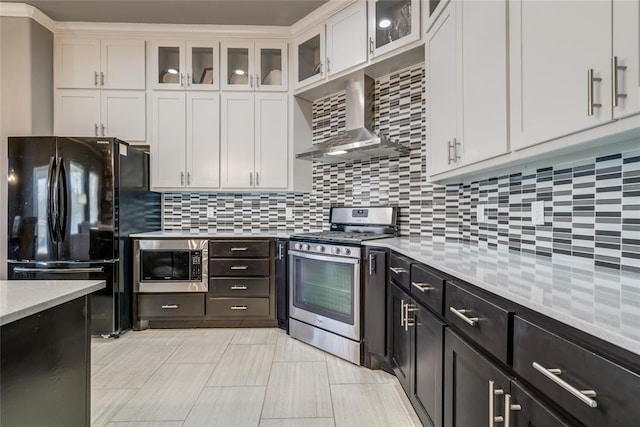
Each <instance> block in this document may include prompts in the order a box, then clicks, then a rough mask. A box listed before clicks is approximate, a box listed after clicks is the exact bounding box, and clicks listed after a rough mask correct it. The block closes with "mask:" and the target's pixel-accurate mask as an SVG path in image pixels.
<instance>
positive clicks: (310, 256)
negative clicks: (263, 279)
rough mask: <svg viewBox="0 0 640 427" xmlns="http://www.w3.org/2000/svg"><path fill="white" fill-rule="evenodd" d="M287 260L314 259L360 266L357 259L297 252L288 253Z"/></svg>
mask: <svg viewBox="0 0 640 427" xmlns="http://www.w3.org/2000/svg"><path fill="white" fill-rule="evenodd" d="M289 258H290V259H291V258H304V259H315V260H318V261H331V262H338V263H340V264H353V265H358V264H360V259H359V258H348V257H342V256H327V255H316V254H309V253H305V252H298V251H291V250H290V251H289Z"/></svg>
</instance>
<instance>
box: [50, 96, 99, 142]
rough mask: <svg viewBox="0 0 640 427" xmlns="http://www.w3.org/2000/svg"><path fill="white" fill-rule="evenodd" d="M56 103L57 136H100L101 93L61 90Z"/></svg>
mask: <svg viewBox="0 0 640 427" xmlns="http://www.w3.org/2000/svg"><path fill="white" fill-rule="evenodd" d="M55 102H56V120H55V128H56V129H55V133H56V134H58V135H65V136H71V135H73V136H100V131H101V130H102V129H101V128H100V126H101V123H102V120H101V117H100V91H96V90H59V91H58V92H57V93H56V101H55Z"/></svg>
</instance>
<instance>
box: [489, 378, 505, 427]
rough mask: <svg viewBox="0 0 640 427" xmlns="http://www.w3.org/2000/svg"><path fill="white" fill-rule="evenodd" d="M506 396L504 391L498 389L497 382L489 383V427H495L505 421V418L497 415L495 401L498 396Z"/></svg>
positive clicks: (491, 381)
mask: <svg viewBox="0 0 640 427" xmlns="http://www.w3.org/2000/svg"><path fill="white" fill-rule="evenodd" d="M503 394H504V390H502V389H499V388H496V382H495V381H493V380H490V381H489V427H494V426H495V423H501V422H503V421H504V417H502V416H500V415H496V414H495V399H496V396H501V395H503Z"/></svg>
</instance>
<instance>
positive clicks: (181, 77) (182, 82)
mask: <svg viewBox="0 0 640 427" xmlns="http://www.w3.org/2000/svg"><path fill="white" fill-rule="evenodd" d="M180 86H184V74H182V73H180Z"/></svg>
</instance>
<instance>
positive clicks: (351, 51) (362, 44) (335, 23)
mask: <svg viewBox="0 0 640 427" xmlns="http://www.w3.org/2000/svg"><path fill="white" fill-rule="evenodd" d="M365 62H367V2H366V1H365V0H358V1H357V2H356V3H354V4H353V5H351V6H349V7H348V8H346V9H344V10H342V11H341V12H338V13H337V14H335V15H334V16H332V17H331V18H330V19H329V21H327V74H328V75H332V74H337V73H339V72H341V71H344V70H346V69H349V68H351V67H354V66H356V65H359V64H362V63H365Z"/></svg>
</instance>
